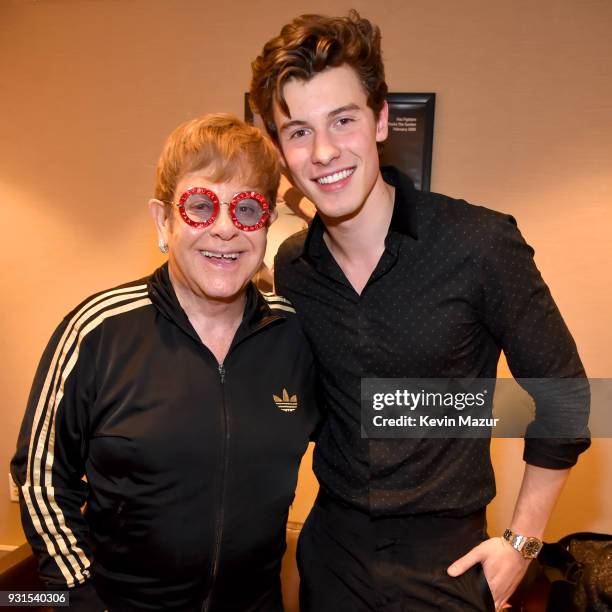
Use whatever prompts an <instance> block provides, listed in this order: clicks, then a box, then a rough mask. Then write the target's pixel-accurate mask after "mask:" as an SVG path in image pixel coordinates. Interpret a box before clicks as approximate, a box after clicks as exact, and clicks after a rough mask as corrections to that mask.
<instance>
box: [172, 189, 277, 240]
mask: <svg viewBox="0 0 612 612" xmlns="http://www.w3.org/2000/svg"><path fill="white" fill-rule="evenodd" d="M192 195H205V196H207V197H209V198H210V199H211V201H212V203H213V206H214V210H213V214H212V215H211V216H210V219H208V221H194V220H193V219H191V218H190V217H189V215H188V214H187V211H186V210H185V203H186V202H187V200H188V198H189V197H190V196H192ZM246 199H251V200H257V201H258V202H259V204H260V205H261V208H262V210H263V213H262V215H261V219H260V220H259V221H258V222H257V223H256V224H255V225H244V224H243V223H241V222H240V221H239V220H238V217H236V206H237V205H238V204H239V203H240V202H241V201H242V200H246ZM221 204H227V206H228V207H229V212H230V217H231V218H232V223H233V224H234V225H235V226H236V227H237V228H238V229H239V230H242V231H243V232H254V231H256V230H258V229H261V228H262V227H263V226H264V225H265V224H266V223H267V222H268V219H269V218H270V205H269V204H268V201H267V200H266V198H265V196H264V195H262V194H261V193H259V192H258V191H240V192H239V193H237V194H235V195H234V196H233V197H232V199H231V201H229V202H220V201H219V198H218V197H217V194H216V193H215V192H214V191H211V190H210V189H208V188H206V187H190V188H189V189H187V190H186V191H184V192H183V194H182V195H181V198H180V200H179V202H178V204H177V207H178V209H179V213H180V215H181V218H182V219H183V221H185V223H187V225H190V226H191V227H194V228H197V229H202V228H204V227H208V226H209V225H212V224H213V223H214V222H215V220H216V219H217V217H218V216H219V210H220V209H221Z"/></svg>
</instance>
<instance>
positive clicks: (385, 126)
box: [376, 100, 389, 142]
mask: <svg viewBox="0 0 612 612" xmlns="http://www.w3.org/2000/svg"><path fill="white" fill-rule="evenodd" d="M388 135H389V105H388V104H387V101H386V100H385V103H384V104H383V106H382V108H381V109H380V113H378V119H377V120H376V142H383V141H384V140H387V136H388Z"/></svg>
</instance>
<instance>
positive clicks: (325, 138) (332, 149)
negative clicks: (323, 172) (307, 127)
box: [312, 131, 340, 166]
mask: <svg viewBox="0 0 612 612" xmlns="http://www.w3.org/2000/svg"><path fill="white" fill-rule="evenodd" d="M339 155H340V149H339V147H338V145H337V144H336V143H335V142H334V140H333V138H332V137H331V136H330V135H329V134H328V133H327V132H326V131H320V132H316V133H315V136H314V144H313V148H312V162H313V163H314V164H322V165H324V166H326V165H327V164H329V163H330V162H331V161H332V160H334V159H336V158H337V157H338V156H339Z"/></svg>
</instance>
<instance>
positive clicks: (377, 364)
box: [275, 167, 589, 516]
mask: <svg viewBox="0 0 612 612" xmlns="http://www.w3.org/2000/svg"><path fill="white" fill-rule="evenodd" d="M382 172H383V178H384V180H385V181H386V182H387V183H390V184H391V185H393V186H394V187H395V204H394V212H393V216H392V219H391V224H390V228H389V231H388V234H387V237H386V240H385V250H384V253H383V255H382V256H381V258H380V260H379V262H378V265H377V266H376V268H375V270H374V272H373V273H372V275H371V277H370V279H369V280H368V282H367V284H366V286H365V288H364V289H363V291H362V293H361V295H359V294H358V293H357V292H356V291H355V290H354V289H353V287H352V286H351V284H350V283H349V281H348V280H347V278H346V277H345V275H344V273H343V272H342V270H341V269H340V267H339V266H338V264H337V263H336V261H335V259H334V258H333V256H332V255H331V253H330V251H329V250H328V248H327V246H326V244H325V242H324V240H323V234H324V229H325V228H324V226H323V223H322V221H321V220H320V219H319V217H318V216H317V217H315V219H314V220H313V223H312V225H311V227H310V229H309V230H308V231H304V232H301V233H299V234H296V235H294V236H292V237H291V238H289V239H288V240H287V241H286V242H285V243H284V244H283V245H282V246H281V248H280V250H279V253H278V255H277V257H276V261H275V275H276V289H277V291H278V292H279V293H280V294H281V295H284V296H286V297H288V298H289V299H290V300H291V301H292V303H293V305H294V306H295V308H296V310H297V312H298V315H299V316H300V318H301V321H302V325H303V327H304V329H305V332H306V335H307V336H308V338H309V340H310V342H311V344H312V348H313V351H314V354H315V358H316V361H317V364H318V367H319V374H320V378H321V382H322V388H323V394H324V400H325V407H326V410H327V416H326V420H325V422H324V424H323V426H322V429H321V432H320V435H319V438H318V442H317V446H316V448H315V454H314V471H315V474H316V475H317V477H318V479H319V482H320V484H321V487H322V489H323V490H324V491H325V492H326V493H327V494H329V495H331V496H333V497H335V498H336V499H339V500H342V501H343V502H345V503H347V504H349V505H351V506H352V507H355V508H358V509H361V510H364V511H367V512H369V513H371V514H372V515H373V516H377V515H378V516H388V515H414V514H421V513H436V514H441V515H449V516H461V515H464V514H467V513H469V512H472V511H475V510H477V509H480V508H482V507H484V506H485V505H486V504H487V503H488V502H489V501H490V500H491V499H492V498H493V497H494V495H495V482H494V475H493V470H492V466H491V460H490V452H489V440H487V439H482V438H480V439H479V438H474V439H465V438H464V439H386V440H373V439H364V438H362V437H361V422H360V418H361V406H360V396H361V384H360V383H361V379H362V378H495V376H496V369H497V362H498V360H499V356H500V351H501V350H503V351H504V353H505V355H506V358H507V360H508V365H509V367H510V369H511V372H512V374H513V376H515V377H516V378H547V377H555V378H556V377H559V378H581V377H585V373H584V369H583V367H582V364H581V362H580V358H579V356H578V353H577V350H576V345H575V343H574V341H573V339H572V337H571V335H570V333H569V331H568V329H567V327H566V325H565V323H564V321H563V319H562V318H561V315H560V313H559V311H558V309H557V307H556V305H555V303H554V301H553V299H552V297H551V295H550V292H549V290H548V287H547V286H546V284H545V283H544V281H543V280H542V277H541V276H540V273H539V271H538V270H537V268H536V266H535V263H534V261H533V250H532V249H531V247H529V246H528V245H527V244H526V243H525V241H524V240H523V238H522V236H521V234H520V232H519V231H518V229H517V227H516V223H515V221H514V219H513V218H512V217H511V216H509V215H504V214H501V213H498V212H495V211H492V210H489V209H487V208H483V207H480V206H473V205H471V204H468V203H467V202H465V201H463V200H453V199H451V198H449V197H446V196H443V195H439V194H434V193H424V192H419V191H417V190H415V188H414V187H413V185H412V182H411V181H410V179H409V178H408V177H407V176H405V175H403V174H402V173H401V172H399V171H398V170H396V169H395V168H390V167H389V168H383V170H382ZM585 384H586V381H585ZM574 409H575V410H576V411H582V412H584V413H585V415H586V414H588V402H587V403H585V402H584V401H583V402H582V403H580V402H577V403H576V405H575V407H574ZM537 410H538V415H541V414H543V413H544V412H545V411H547V410H555V406H554V405H551V404H550V403H549V404H547V405H540V406H537ZM585 418H586V416H585ZM588 446H589V440H588V439H585V438H581V439H572V440H554V439H534V438H527V439H526V440H525V450H524V459H525V461H526V462H527V463H530V464H533V465H538V466H541V467H547V468H557V469H561V468H567V467H570V466H572V465H573V464H574V463H575V462H576V460H577V457H578V455H579V453H581V452H582V451H584V450H585V449H586V448H587V447H588Z"/></svg>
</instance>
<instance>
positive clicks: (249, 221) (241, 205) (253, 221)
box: [234, 198, 264, 227]
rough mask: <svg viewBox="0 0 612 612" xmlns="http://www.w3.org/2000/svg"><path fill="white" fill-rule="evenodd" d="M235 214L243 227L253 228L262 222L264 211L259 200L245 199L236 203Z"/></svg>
mask: <svg viewBox="0 0 612 612" xmlns="http://www.w3.org/2000/svg"><path fill="white" fill-rule="evenodd" d="M234 214H235V215H236V219H238V221H239V222H240V223H242V225H244V226H246V227H253V226H254V225H257V224H258V223H259V222H260V221H261V218H262V217H263V214H264V209H263V207H262V205H261V204H260V203H259V201H258V200H255V199H254V198H243V199H242V200H239V201H238V202H237V203H236V207H235V208H234Z"/></svg>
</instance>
